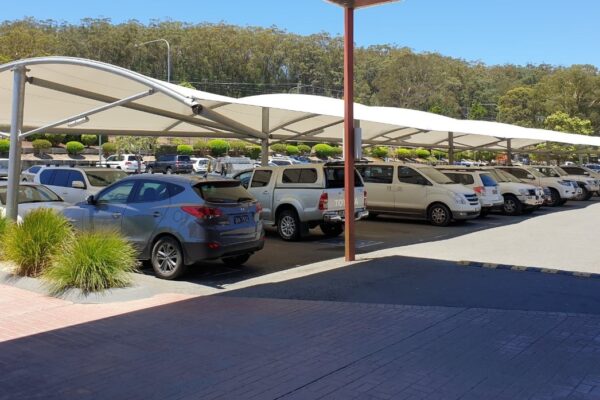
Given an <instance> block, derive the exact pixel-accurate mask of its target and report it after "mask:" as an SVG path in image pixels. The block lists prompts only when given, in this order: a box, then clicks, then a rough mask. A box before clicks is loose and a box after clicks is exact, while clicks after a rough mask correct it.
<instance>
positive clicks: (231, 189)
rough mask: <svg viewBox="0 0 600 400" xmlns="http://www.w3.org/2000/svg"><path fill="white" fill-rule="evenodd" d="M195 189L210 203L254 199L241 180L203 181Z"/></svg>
mask: <svg viewBox="0 0 600 400" xmlns="http://www.w3.org/2000/svg"><path fill="white" fill-rule="evenodd" d="M194 191H195V192H196V193H197V194H198V195H199V196H200V197H202V198H203V199H204V200H206V201H207V202H209V203H239V202H242V201H248V200H252V196H250V194H249V193H248V192H247V191H246V189H244V188H243V187H242V185H241V184H240V182H239V181H225V182H203V183H199V184H197V185H196V186H194Z"/></svg>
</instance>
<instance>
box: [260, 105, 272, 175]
mask: <svg viewBox="0 0 600 400" xmlns="http://www.w3.org/2000/svg"><path fill="white" fill-rule="evenodd" d="M269 110H270V109H269V107H263V108H262V133H264V134H265V135H266V137H265V138H264V139H261V140H260V146H261V151H260V165H261V166H263V167H266V166H268V165H269V132H270V129H271V128H270V125H269Z"/></svg>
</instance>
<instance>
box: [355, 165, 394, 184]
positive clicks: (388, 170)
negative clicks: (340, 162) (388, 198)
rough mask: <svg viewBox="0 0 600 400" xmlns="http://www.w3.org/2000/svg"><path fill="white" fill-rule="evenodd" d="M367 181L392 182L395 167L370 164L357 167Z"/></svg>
mask: <svg viewBox="0 0 600 400" xmlns="http://www.w3.org/2000/svg"><path fill="white" fill-rule="evenodd" d="M357 169H358V170H359V172H361V175H362V177H363V180H364V181H365V182H370V183H392V180H393V176H394V167H392V166H380V165H368V166H366V167H362V168H357Z"/></svg>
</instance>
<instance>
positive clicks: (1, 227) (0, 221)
mask: <svg viewBox="0 0 600 400" xmlns="http://www.w3.org/2000/svg"><path fill="white" fill-rule="evenodd" d="M7 229H8V219H6V218H5V217H4V215H1V214H0V260H1V259H3V258H4V251H3V247H4V234H5V233H6V230H7Z"/></svg>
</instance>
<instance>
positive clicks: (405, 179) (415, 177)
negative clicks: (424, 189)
mask: <svg viewBox="0 0 600 400" xmlns="http://www.w3.org/2000/svg"><path fill="white" fill-rule="evenodd" d="M398 180H400V182H402V183H411V184H413V185H422V184H423V181H424V180H425V179H424V178H423V177H422V176H421V174H419V173H418V172H417V171H415V170H414V169H412V168H409V167H398Z"/></svg>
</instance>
